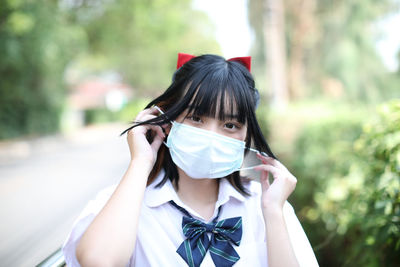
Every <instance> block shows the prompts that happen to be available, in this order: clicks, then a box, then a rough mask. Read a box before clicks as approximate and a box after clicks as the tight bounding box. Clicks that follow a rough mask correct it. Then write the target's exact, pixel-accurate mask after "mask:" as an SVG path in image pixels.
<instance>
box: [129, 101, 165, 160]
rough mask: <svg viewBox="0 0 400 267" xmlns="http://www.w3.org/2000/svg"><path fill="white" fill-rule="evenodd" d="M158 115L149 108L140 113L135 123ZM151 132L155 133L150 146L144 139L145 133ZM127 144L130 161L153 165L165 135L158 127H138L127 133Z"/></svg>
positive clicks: (153, 109) (154, 109)
mask: <svg viewBox="0 0 400 267" xmlns="http://www.w3.org/2000/svg"><path fill="white" fill-rule="evenodd" d="M157 113H158V110H157V109H156V108H154V107H153V108H149V109H145V110H143V111H141V112H140V113H139V114H138V115H137V117H136V119H135V122H141V121H147V120H150V119H153V118H155V117H157V116H156V115H155V114H157ZM148 130H151V131H153V132H154V133H155V136H154V139H153V142H152V143H151V144H150V143H149V142H148V141H147V139H146V133H147V131H148ZM127 138H128V144H129V150H130V152H131V161H136V160H139V161H140V160H144V161H146V162H149V163H150V164H151V167H152V166H153V165H154V163H155V162H156V159H157V152H158V149H159V148H160V146H161V144H162V142H163V140H164V138H165V134H164V132H163V130H162V128H161V127H160V126H158V125H140V126H137V127H135V128H133V129H131V130H129V132H128V137H127Z"/></svg>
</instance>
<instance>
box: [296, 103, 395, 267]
mask: <svg viewBox="0 0 400 267" xmlns="http://www.w3.org/2000/svg"><path fill="white" fill-rule="evenodd" d="M357 114H358V113H349V114H347V115H343V114H342V115H339V116H331V117H329V118H327V119H323V120H320V121H316V122H314V123H311V124H309V125H307V126H305V127H304V128H303V130H302V132H301V134H300V135H299V136H298V138H297V140H296V142H295V144H294V154H293V156H292V157H291V158H292V162H291V163H289V168H290V169H291V170H292V172H293V173H294V174H295V175H296V176H297V177H298V180H299V183H298V186H297V188H296V191H295V194H294V196H293V200H292V204H294V206H296V207H298V210H299V209H300V212H299V216H300V219H301V220H302V224H303V227H304V228H305V231H306V233H307V235H308V237H309V239H310V241H311V243H312V244H313V245H314V249H315V252H316V255H317V258H318V260H319V262H320V265H321V266H353V265H354V264H355V263H356V264H357V265H359V266H398V264H399V262H400V195H399V190H400V100H393V101H391V102H388V103H385V104H383V105H381V106H380V107H379V108H378V112H377V114H365V116H363V117H360V116H359V115H357ZM290 165H291V166H290Z"/></svg>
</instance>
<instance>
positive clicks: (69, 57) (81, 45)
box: [0, 0, 220, 139]
mask: <svg viewBox="0 0 400 267" xmlns="http://www.w3.org/2000/svg"><path fill="white" fill-rule="evenodd" d="M214 38H215V36H214V32H213V27H212V25H211V24H210V23H209V22H208V18H207V17H206V16H205V15H204V13H202V12H197V11H194V10H192V8H191V0H176V1H168V0H153V1H145V0H121V1H110V0H98V1H93V0H79V1H78V0H59V1H52V0H38V1H23V0H3V1H2V3H1V5H0V40H1V41H0V58H1V60H0V77H1V79H0V139H1V138H7V137H13V136H19V135H22V134H30V133H35V134H36V133H39V134H40V133H47V132H53V131H56V130H57V129H58V124H59V117H60V113H61V111H62V109H63V105H64V100H65V82H64V80H65V75H64V74H65V73H71V71H66V70H71V69H73V70H77V71H75V72H74V75H75V76H78V78H79V74H78V75H76V73H81V74H82V75H83V76H88V75H90V74H98V73H101V72H105V71H109V70H112V71H117V72H118V73H120V74H121V75H122V77H123V79H124V81H125V82H127V83H129V84H130V85H131V86H132V87H134V88H136V89H137V91H138V92H141V93H142V94H144V95H147V96H148V95H150V94H156V93H159V92H160V91H161V90H160V88H162V87H166V86H167V85H168V83H169V82H170V80H171V76H172V73H173V71H174V69H175V64H176V57H177V53H178V52H187V53H194V54H201V53H220V48H219V46H218V44H217V42H216V41H215V39H214ZM72 72H73V71H72ZM70 76H71V75H67V77H70Z"/></svg>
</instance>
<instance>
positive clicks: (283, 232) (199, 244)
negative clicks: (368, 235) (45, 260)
mask: <svg viewBox="0 0 400 267" xmlns="http://www.w3.org/2000/svg"><path fill="white" fill-rule="evenodd" d="M258 101H259V96H258V92H257V90H256V89H255V87H254V80H253V78H252V76H251V74H250V58H249V57H247V58H234V59H230V60H225V59H224V58H222V57H219V56H215V55H203V56H198V57H194V56H190V55H187V54H179V58H178V66H177V71H176V72H175V74H174V77H173V81H172V84H171V85H170V87H169V88H168V89H167V90H166V91H165V92H164V93H163V94H162V95H161V96H159V97H158V98H156V99H155V100H153V101H151V102H150V103H149V104H148V106H147V107H146V109H145V110H143V111H142V112H140V113H139V115H138V116H137V117H136V120H135V122H136V123H135V124H134V125H133V126H132V127H130V128H129V129H127V130H126V131H125V132H128V144H129V148H130V152H131V162H130V164H129V167H128V169H127V171H126V173H125V175H124V177H123V178H122V179H121V181H120V183H119V184H118V186H117V187H116V188H115V189H114V188H109V189H107V190H105V191H103V192H101V193H100V194H99V196H98V197H97V199H96V200H94V201H92V202H91V203H89V205H88V206H87V208H86V209H85V210H84V211H83V212H82V214H81V216H80V217H79V218H78V220H77V221H76V223H75V224H74V227H73V229H72V232H71V233H70V235H69V237H68V238H67V240H66V242H65V244H64V247H63V251H64V255H65V259H66V262H67V265H68V266H69V267H73V266H79V265H81V266H96V267H98V266H127V265H128V266H137V267H145V266H163V267H165V266H218V267H219V266H232V265H234V266H252V267H254V266H270V267H276V266H279V267H284V266H307V267H310V266H311V267H312V266H318V263H317V261H316V259H315V256H314V253H313V250H312V248H311V246H310V244H309V241H308V239H307V237H306V235H305V233H304V231H303V228H302V227H301V225H300V223H299V221H298V219H297V217H296V215H295V213H294V210H293V208H292V206H291V205H290V204H289V203H288V202H287V201H286V199H287V198H288V197H289V195H290V194H291V193H292V192H293V190H294V188H295V186H296V181H297V180H296V178H295V177H294V176H293V175H292V174H291V173H290V172H289V171H288V170H287V169H286V168H285V167H284V166H283V165H282V164H281V163H280V162H279V161H278V160H277V159H276V158H275V156H274V155H273V153H272V152H271V150H270V148H269V146H268V144H267V142H266V141H265V138H264V137H263V135H262V133H261V130H260V127H259V125H258V123H257V120H256V115H255V109H256V106H257V104H258ZM250 147H252V148H250ZM247 153H256V154H257V157H258V159H259V161H260V164H259V165H257V166H254V167H252V168H253V169H254V170H257V171H259V172H260V173H261V174H260V183H261V185H260V183H258V182H256V181H253V180H251V179H247V178H245V177H242V176H241V175H240V168H241V166H242V163H243V157H244V155H245V154H247ZM269 176H271V178H269ZM270 179H271V182H270Z"/></svg>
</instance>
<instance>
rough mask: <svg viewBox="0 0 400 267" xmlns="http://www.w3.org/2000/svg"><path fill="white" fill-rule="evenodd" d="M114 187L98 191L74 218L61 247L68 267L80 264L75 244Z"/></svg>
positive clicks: (76, 266)
mask: <svg viewBox="0 0 400 267" xmlns="http://www.w3.org/2000/svg"><path fill="white" fill-rule="evenodd" d="M115 188H116V185H113V186H110V187H107V188H106V189H104V190H102V191H100V192H99V193H98V194H97V196H96V198H95V199H94V200H91V201H89V203H88V204H87V205H86V207H85V208H84V209H83V211H82V212H81V214H80V215H79V216H78V218H77V219H76V220H75V222H74V224H73V226H72V230H71V232H70V233H69V235H68V237H67V239H66V240H65V242H64V244H63V247H62V251H63V254H64V259H65V262H66V264H67V266H68V267H79V266H80V264H79V262H78V260H77V258H76V253H75V251H76V246H77V245H78V243H79V241H80V239H81V237H82V235H83V233H84V232H85V231H86V229H87V228H88V226H89V225H90V224H91V222H92V221H93V219H94V218H95V217H96V215H97V214H98V213H99V212H100V210H101V209H102V208H103V207H104V205H105V204H106V203H107V201H108V199H109V198H110V197H111V195H112V193H113V192H114V190H115Z"/></svg>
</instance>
